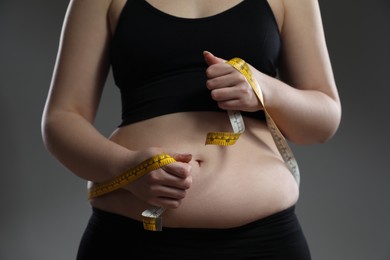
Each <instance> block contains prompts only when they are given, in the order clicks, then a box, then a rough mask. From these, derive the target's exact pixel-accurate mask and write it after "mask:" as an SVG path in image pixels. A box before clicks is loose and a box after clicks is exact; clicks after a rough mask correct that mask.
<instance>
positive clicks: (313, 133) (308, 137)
mask: <svg viewBox="0 0 390 260" xmlns="http://www.w3.org/2000/svg"><path fill="white" fill-rule="evenodd" d="M323 115H326V116H324V117H321V119H320V120H318V119H316V120H314V122H312V123H308V125H306V128H305V130H304V131H298V132H300V134H297V135H295V136H291V138H289V140H290V141H291V142H292V143H294V144H297V145H310V144H324V143H327V142H328V141H330V140H331V139H332V138H333V137H334V135H335V134H336V132H337V130H338V129H339V126H340V122H341V106H340V104H339V103H335V105H334V106H333V107H332V109H327V111H326V113H323Z"/></svg>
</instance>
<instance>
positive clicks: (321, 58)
mask: <svg viewBox="0 0 390 260" xmlns="http://www.w3.org/2000/svg"><path fill="white" fill-rule="evenodd" d="M282 1H283V4H284V22H283V27H282V31H281V36H282V56H281V66H280V75H281V79H282V80H283V81H284V82H286V83H288V84H289V85H291V86H293V87H295V88H298V89H302V90H318V91H320V92H322V93H324V94H326V95H327V96H329V97H330V98H332V99H333V100H334V101H336V102H337V103H339V96H338V92H337V88H336V83H335V81H334V75H333V71H332V66H331V62H330V58H329V54H328V50H327V46H326V41H325V35H324V30H323V25H322V19H321V14H320V8H319V3H318V0H282Z"/></svg>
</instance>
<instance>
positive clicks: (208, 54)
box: [203, 51, 225, 66]
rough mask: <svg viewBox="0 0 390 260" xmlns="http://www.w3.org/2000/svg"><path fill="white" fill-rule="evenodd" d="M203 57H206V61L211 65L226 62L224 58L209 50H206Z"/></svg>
mask: <svg viewBox="0 0 390 260" xmlns="http://www.w3.org/2000/svg"><path fill="white" fill-rule="evenodd" d="M203 57H204V60H205V61H206V63H207V65H209V66H210V65H213V64H217V63H221V62H225V60H224V59H221V58H218V57H216V56H214V55H213V54H212V53H211V52H209V51H204V52H203Z"/></svg>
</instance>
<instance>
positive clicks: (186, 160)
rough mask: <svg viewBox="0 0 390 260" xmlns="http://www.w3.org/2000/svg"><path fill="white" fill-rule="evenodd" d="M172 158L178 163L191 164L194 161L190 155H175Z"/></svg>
mask: <svg viewBox="0 0 390 260" xmlns="http://www.w3.org/2000/svg"><path fill="white" fill-rule="evenodd" d="M171 156H172V157H173V159H175V160H176V161H178V162H184V163H189V162H190V161H191V160H192V154H189V153H173V154H172V155H171Z"/></svg>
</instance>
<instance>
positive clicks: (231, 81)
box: [206, 74, 237, 90]
mask: <svg viewBox="0 0 390 260" xmlns="http://www.w3.org/2000/svg"><path fill="white" fill-rule="evenodd" d="M236 84H237V80H236V78H235V76H234V75H233V74H226V75H222V76H220V77H216V78H212V79H209V80H207V81H206V87H207V88H208V89H209V90H213V89H220V88H228V87H232V86H234V85H236Z"/></svg>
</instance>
